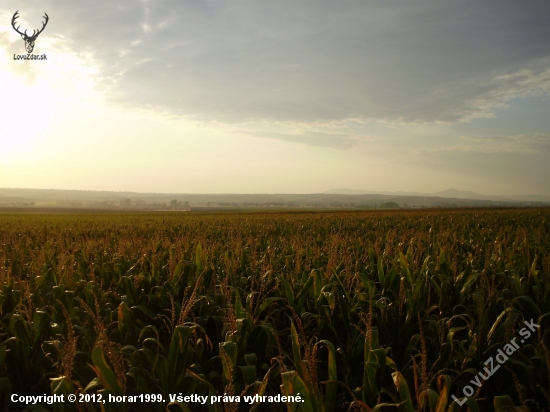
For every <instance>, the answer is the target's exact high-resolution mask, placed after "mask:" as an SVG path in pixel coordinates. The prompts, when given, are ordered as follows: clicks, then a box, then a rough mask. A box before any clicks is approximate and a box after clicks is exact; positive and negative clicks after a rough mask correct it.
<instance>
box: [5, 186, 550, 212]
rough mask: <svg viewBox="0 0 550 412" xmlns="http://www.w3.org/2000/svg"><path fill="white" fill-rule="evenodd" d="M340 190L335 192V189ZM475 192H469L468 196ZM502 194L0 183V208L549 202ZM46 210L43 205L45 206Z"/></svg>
mask: <svg viewBox="0 0 550 412" xmlns="http://www.w3.org/2000/svg"><path fill="white" fill-rule="evenodd" d="M342 191H343V192H345V193H338V192H342ZM476 196H478V197H481V198H474V197H476ZM540 198H541V200H524V199H523V198H522V197H518V198H517V199H503V197H500V196H492V197H489V198H487V197H484V196H482V195H479V194H477V193H473V192H460V191H457V190H454V189H449V190H447V191H443V192H439V193H437V194H435V193H434V194H422V193H414V192H395V193H391V192H384V193H363V191H359V190H351V189H337V190H331V191H328V192H327V193H310V194H284V193H281V194H231V193H227V194H224V193H220V194H198V193H137V192H107V191H90V190H54V189H47V190H44V189H2V188H0V210H8V209H9V210H15V209H21V208H22V209H26V208H28V209H35V210H37V211H38V210H39V209H40V208H59V209H66V210H69V209H71V210H80V209H82V210H84V209H95V210H136V211H137V210H143V211H148V210H149V211H153V210H180V211H186V210H234V209H257V208H262V209H265V208H278V209H281V208H290V209H298V208H309V209H316V208H320V209H351V210H353V209H380V208H383V209H390V208H397V207H399V208H421V207H432V208H433V207H513V206H519V207H522V206H550V199H548V200H543V199H547V198H545V197H544V196H542V197H540ZM48 210H49V209H48Z"/></svg>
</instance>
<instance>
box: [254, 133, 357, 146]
mask: <svg viewBox="0 0 550 412" xmlns="http://www.w3.org/2000/svg"><path fill="white" fill-rule="evenodd" d="M246 134H248V135H250V136H253V137H265V138H268V139H277V140H284V141H287V142H294V143H301V144H304V145H306V146H317V147H329V148H332V149H337V150H346V149H351V148H353V147H355V146H357V145H358V143H359V141H358V139H357V138H355V137H354V136H352V135H348V134H336V133H322V132H305V133H278V132H270V131H249V132H246Z"/></svg>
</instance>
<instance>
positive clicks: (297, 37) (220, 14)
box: [0, 0, 550, 195]
mask: <svg viewBox="0 0 550 412" xmlns="http://www.w3.org/2000/svg"><path fill="white" fill-rule="evenodd" d="M17 10H18V11H19V18H18V20H17V25H20V27H21V30H24V29H26V28H28V29H29V30H28V31H29V32H32V30H33V29H38V28H40V27H42V22H43V16H44V13H47V14H48V16H49V21H48V24H47V26H46V27H45V29H44V31H43V32H42V33H41V34H40V35H39V36H38V38H37V40H36V44H35V47H34V51H33V53H34V54H36V55H43V54H45V55H46V58H47V59H46V60H37V61H21V60H15V55H20V54H26V51H25V47H24V41H23V40H22V39H21V36H20V35H19V34H17V33H16V32H15V30H14V29H13V28H12V26H11V20H12V17H13V14H14V13H15V11H17ZM549 22H550V1H547V0H533V1H529V2H520V1H517V0H485V1H482V2H480V1H479V0H455V1H441V0H415V1H404V0H403V1H397V0H361V1H356V0H340V1H336V0H334V1H326V0H288V1H287V0H273V1H265V0H264V1H261V0H255V1H252V0H231V1H222V0H206V1H199V0H141V1H136V0H119V1H116V0H115V1H113V0H110V1H107V0H96V1H93V2H90V1H81V0H70V1H69V0H55V1H54V0H3V1H2V2H1V3H0V187H4V188H42V189H83V190H113V191H137V192H157V193H316V192H324V191H327V190H329V189H335V188H349V189H356V190H373V191H416V192H425V193H433V192H437V191H441V190H445V189H449V188H455V189H459V190H470V191H475V192H479V193H482V194H487V195H499V194H516V195H520V194H541V195H550V161H549V159H550V24H549Z"/></svg>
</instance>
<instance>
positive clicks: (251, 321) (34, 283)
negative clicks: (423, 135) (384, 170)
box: [0, 209, 550, 412]
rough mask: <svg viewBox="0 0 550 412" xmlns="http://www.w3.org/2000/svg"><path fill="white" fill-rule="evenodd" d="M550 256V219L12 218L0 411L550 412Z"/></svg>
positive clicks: (0, 249)
mask: <svg viewBox="0 0 550 412" xmlns="http://www.w3.org/2000/svg"><path fill="white" fill-rule="evenodd" d="M549 250H550V210H548V209H495V210H489V209H476V210H474V209H472V210H466V209H462V210H461V209H457V210H421V211H410V210H409V211H387V212H384V211H361V212H288V213H282V212H271V213H262V212H257V213H244V212H243V213H192V212H191V213H169V212H167V213H164V212H161V213H108V214H105V213H103V214H94V213H87V214H74V213H56V214H49V213H33V214H26V213H3V214H0V291H1V292H0V308H1V313H0V394H1V395H0V396H1V398H0V402H1V405H0V408H3V410H23V409H24V405H22V404H17V403H14V402H12V395H13V394H17V395H35V396H37V395H45V394H46V395H51V394H59V395H62V394H63V395H65V397H66V396H68V395H69V394H77V395H82V394H84V395H86V394H88V395H90V396H88V397H84V398H83V399H87V400H88V401H87V402H83V403H69V402H65V403H55V404H52V405H49V404H47V403H46V402H41V403H40V402H39V405H38V406H37V405H35V406H34V408H37V409H33V410H56V411H84V410H89V411H126V410H130V411H164V410H167V408H168V410H170V411H176V410H182V411H203V410H204V411H213V412H222V411H227V412H230V411H235V412H236V411H291V412H298V411H323V412H333V411H371V410H372V411H380V410H382V411H386V410H387V411H397V410H398V411H406V412H412V411H431V412H434V411H437V412H443V411H459V410H462V411H466V410H468V409H469V410H471V411H478V410H479V411H493V410H494V411H509V410H512V411H527V410H530V411H547V410H550V370H549V365H550V316H549V314H550V288H549V286H550V279H549V276H550V251H549ZM109 394H111V395H112V396H126V397H135V396H139V395H146V394H147V395H153V394H154V395H158V396H159V399H162V401H159V402H143V401H140V402H131V401H126V402H113V403H106V404H102V403H100V402H96V401H94V399H96V400H97V398H94V397H93V396H92V395H95V396H98V395H102V396H104V397H105V396H108V395H109ZM298 394H299V396H300V400H301V401H300V402H286V403H285V402H276V401H273V402H267V401H264V402H260V401H255V402H246V401H245V396H247V397H252V396H255V395H258V396H259V397H264V396H265V397H266V398H265V399H267V398H268V397H272V398H273V397H276V396H277V395H279V396H296V395H298ZM174 396H176V398H174ZM185 396H208V397H214V396H216V397H217V398H215V399H216V402H210V401H208V402H207V403H206V404H201V403H200V402H193V401H183V400H181V399H183V397H185ZM177 397H180V398H181V399H179V401H178V399H177ZM119 399H123V398H119ZM127 399H128V398H127ZM188 399H189V398H188ZM209 399H210V398H209ZM256 399H262V398H256ZM457 401H458V402H457ZM461 405H462V406H461ZM40 408H42V409H40ZM29 410H31V409H29Z"/></svg>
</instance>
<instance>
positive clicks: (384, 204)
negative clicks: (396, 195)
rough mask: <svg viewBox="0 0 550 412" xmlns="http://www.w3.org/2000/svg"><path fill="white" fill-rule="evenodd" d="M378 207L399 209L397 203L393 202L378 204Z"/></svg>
mask: <svg viewBox="0 0 550 412" xmlns="http://www.w3.org/2000/svg"><path fill="white" fill-rule="evenodd" d="M379 208H380V209H399V205H398V204H397V203H395V202H385V203H382V204H381V205H380V206H379Z"/></svg>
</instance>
